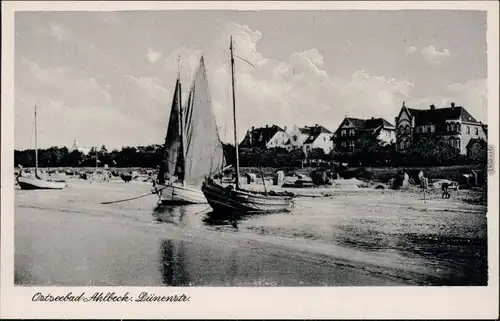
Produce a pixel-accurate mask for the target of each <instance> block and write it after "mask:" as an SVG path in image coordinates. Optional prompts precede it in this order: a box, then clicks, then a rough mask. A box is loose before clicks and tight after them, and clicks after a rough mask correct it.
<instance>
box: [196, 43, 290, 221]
mask: <svg viewBox="0 0 500 321" xmlns="http://www.w3.org/2000/svg"><path fill="white" fill-rule="evenodd" d="M230 41H231V44H230V47H229V49H230V52H231V84H232V96H233V121H234V146H235V159H236V164H235V165H236V168H235V184H234V186H233V185H228V186H223V185H222V184H219V183H217V182H216V181H215V179H214V178H213V177H208V178H207V179H205V181H204V182H203V185H202V187H201V190H202V191H203V194H204V195H205V197H206V198H207V200H208V203H209V204H210V206H211V207H212V209H213V213H212V216H216V217H218V218H227V219H233V218H235V217H238V216H242V215H247V214H260V213H273V212H283V211H288V210H289V208H290V206H291V204H292V200H293V198H294V196H293V195H292V194H291V193H286V192H283V193H277V192H274V191H269V192H268V191H267V190H265V191H264V192H260V191H250V190H244V189H242V188H241V187H240V174H239V170H240V165H239V155H238V136H237V127H236V103H235V89H234V55H233V39H232V37H231V40H230ZM264 188H265V185H264Z"/></svg>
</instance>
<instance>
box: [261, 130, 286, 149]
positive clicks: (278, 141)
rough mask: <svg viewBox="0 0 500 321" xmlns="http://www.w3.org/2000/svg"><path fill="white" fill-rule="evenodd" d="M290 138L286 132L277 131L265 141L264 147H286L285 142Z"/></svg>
mask: <svg viewBox="0 0 500 321" xmlns="http://www.w3.org/2000/svg"><path fill="white" fill-rule="evenodd" d="M289 139H290V137H289V135H288V133H286V132H284V131H278V132H277V133H276V134H274V136H273V137H272V138H271V139H270V140H269V141H268V142H267V144H266V148H286V143H287V142H288V140H289Z"/></svg>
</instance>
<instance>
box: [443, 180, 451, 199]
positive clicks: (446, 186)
mask: <svg viewBox="0 0 500 321" xmlns="http://www.w3.org/2000/svg"><path fill="white" fill-rule="evenodd" d="M449 187H450V183H446V182H445V183H443V184H441V189H442V190H443V195H441V198H450V197H451V195H450V192H449V191H448V189H449Z"/></svg>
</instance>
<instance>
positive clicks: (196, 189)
mask: <svg viewBox="0 0 500 321" xmlns="http://www.w3.org/2000/svg"><path fill="white" fill-rule="evenodd" d="M223 164H224V152H223V147H222V142H221V141H220V139H219V133H218V128H217V124H216V121H215V115H214V113H213V110H212V102H211V98H210V93H209V87H208V78H207V73H206V69H205V63H204V59H203V56H202V57H201V59H200V63H199V66H198V69H197V70H196V72H195V75H194V79H193V83H192V86H191V88H190V91H189V95H188V99H187V102H186V104H185V107H184V108H183V107H182V104H181V81H180V73H179V74H178V77H177V81H176V84H175V90H174V96H173V100H172V107H171V110H170V118H169V123H168V128H167V135H166V137H165V148H164V158H163V161H162V163H161V164H160V168H159V172H158V177H157V180H156V182H153V187H154V190H155V191H158V196H159V198H160V201H161V202H162V203H163V204H171V205H182V204H206V203H207V199H206V198H205V196H204V195H203V193H202V191H201V185H202V183H203V180H204V179H205V177H207V176H210V175H212V174H214V173H216V172H219V171H220V170H221V168H222V166H223Z"/></svg>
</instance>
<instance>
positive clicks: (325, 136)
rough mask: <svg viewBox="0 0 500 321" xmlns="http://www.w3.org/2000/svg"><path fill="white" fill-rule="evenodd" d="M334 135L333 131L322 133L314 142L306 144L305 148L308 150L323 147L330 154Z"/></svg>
mask: <svg viewBox="0 0 500 321" xmlns="http://www.w3.org/2000/svg"><path fill="white" fill-rule="evenodd" d="M332 136H333V134H332V133H321V134H319V135H318V137H316V139H315V140H314V141H313V142H312V143H308V144H304V146H303V149H304V151H305V152H306V151H309V150H313V149H315V148H321V149H322V150H323V151H324V152H325V154H328V153H329V152H331V151H332V149H333V143H332Z"/></svg>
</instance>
